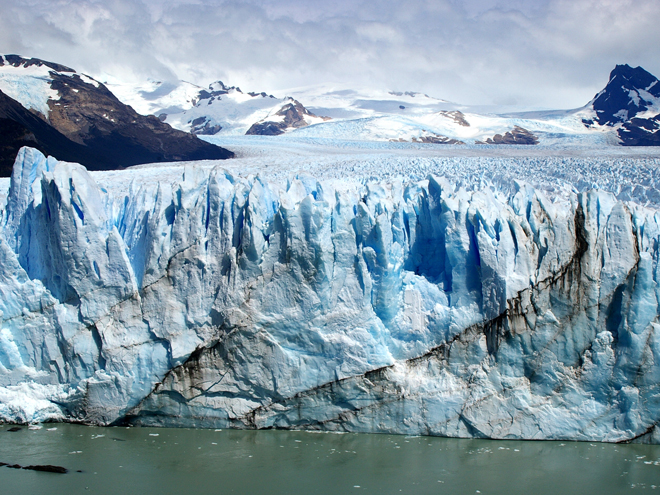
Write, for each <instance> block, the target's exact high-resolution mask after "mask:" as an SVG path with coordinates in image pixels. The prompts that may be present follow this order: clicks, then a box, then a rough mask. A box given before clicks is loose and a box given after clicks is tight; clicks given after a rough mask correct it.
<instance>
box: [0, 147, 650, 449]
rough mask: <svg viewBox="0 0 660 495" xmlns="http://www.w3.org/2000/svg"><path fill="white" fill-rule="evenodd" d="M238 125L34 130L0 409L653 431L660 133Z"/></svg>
mask: <svg viewBox="0 0 660 495" xmlns="http://www.w3.org/2000/svg"><path fill="white" fill-rule="evenodd" d="M209 139H211V138H209ZM218 139H219V138H218ZM231 139H235V140H236V142H234V143H232V142H231ZM227 140H228V141H225V142H221V143H220V144H226V145H227V147H228V148H230V149H232V150H236V154H237V156H238V158H237V159H235V160H231V161H226V162H222V163H219V164H218V165H216V163H214V162H208V161H207V162H204V161H200V162H189V163H186V164H185V165H175V164H171V165H168V164H161V165H158V166H141V167H133V168H129V169H127V170H124V171H112V172H88V171H87V170H86V169H85V168H84V167H83V166H81V165H77V164H73V163H67V162H62V161H57V160H55V159H53V158H50V157H48V158H47V157H45V156H44V155H42V154H41V153H40V152H38V151H36V150H34V149H31V148H23V149H22V150H21V151H20V152H19V155H18V157H17V159H16V162H15V165H14V169H13V175H12V177H11V179H10V181H7V186H6V187H5V190H4V192H3V193H2V194H3V195H6V203H5V201H4V200H3V206H2V211H1V217H0V221H1V223H2V234H0V294H1V296H0V317H1V328H0V420H2V421H5V422H18V423H32V422H40V421H71V422H82V423H87V424H99V425H111V424H133V425H167V426H195V427H214V428H225V427H235V428H296V429H308V430H324V431H348V432H387V433H402V434H414V435H418V434H422V435H442V436H449V437H474V438H518V439H571V440H598V441H606V442H621V441H640V442H648V443H660V426H658V423H659V421H660V321H659V314H660V310H659V307H658V304H659V301H660V286H659V285H658V282H659V281H660V263H659V261H660V260H659V256H660V215H659V210H658V209H659V208H660V194H658V189H657V188H656V184H658V183H659V182H657V179H658V177H657V173H656V170H657V169H658V165H660V160H659V159H658V158H657V154H656V155H652V156H650V157H646V156H641V155H640V156H637V157H634V156H633V158H622V157H618V158H617V157H616V156H614V157H613V158H612V157H610V158H603V159H602V160H605V161H607V160H610V162H611V163H610V165H611V166H610V165H608V167H607V168H609V169H611V168H612V167H619V168H618V169H617V170H615V172H616V173H614V175H613V176H612V177H609V178H608V176H606V175H605V174H602V175H601V174H599V173H598V172H597V171H596V172H594V173H593V176H591V177H590V176H588V174H587V175H585V174H581V175H580V179H579V180H573V179H572V177H571V173H572V171H574V170H575V169H576V167H577V168H579V167H585V168H586V169H589V168H590V167H591V168H592V169H593V170H595V168H594V167H597V162H598V159H594V160H593V161H592V162H589V160H587V159H586V158H582V157H580V156H577V155H575V153H573V155H571V154H570V153H569V154H568V155H571V156H568V155H566V156H565V157H563V158H557V157H552V156H544V155H543V154H542V152H541V151H534V152H533V153H537V154H538V155H537V156H536V158H534V159H531V160H530V159H528V158H524V157H521V158H516V157H515V154H516V151H515V149H516V148H513V149H514V151H513V152H512V155H511V156H513V158H502V157H501V154H500V155H498V154H497V153H499V152H497V151H494V152H493V153H494V154H493V156H491V157H484V156H472V155H470V153H471V151H470V148H469V147H467V149H465V147H464V148H461V149H465V150H464V151H460V150H459V151H456V153H458V154H461V153H462V155H461V156H458V157H446V158H442V159H438V161H436V162H434V160H435V159H434V158H432V157H430V156H427V155H425V154H424V152H423V151H419V150H421V149H422V148H421V147H419V146H417V145H414V144H409V145H404V144H401V143H380V144H378V146H380V148H378V147H373V148H369V147H368V146H367V145H366V144H364V145H355V146H354V147H353V148H351V146H352V145H349V144H346V145H344V144H341V143H340V144H336V143H330V144H328V143H325V144H323V143H320V141H322V140H314V139H312V138H307V140H305V139H303V138H301V139H299V140H298V141H296V140H295V139H293V138H291V139H290V140H289V141H286V140H285V141H282V140H280V141H278V143H284V144H286V147H288V148H289V149H290V150H293V151H290V152H289V154H288V155H286V154H284V152H283V151H282V150H281V148H278V146H280V145H278V144H273V145H272V146H270V145H269V143H271V142H273V141H269V140H268V139H267V138H265V137H258V136H257V137H251V136H245V137H240V138H238V137H237V138H227ZM239 141H240V143H244V147H243V148H241V147H240V146H232V145H233V144H237V143H238V144H240V143H239ZM319 143H320V144H319ZM269 146H270V147H269ZM281 146H284V145H281ZM315 146H317V147H318V146H329V147H332V150H333V152H332V153H330V154H328V153H326V154H324V155H323V156H325V157H326V158H316V156H320V155H319V154H314V153H313V152H312V151H313V149H314V147H315ZM369 146H372V145H369ZM373 146H376V145H373ZM443 149H444V148H443ZM447 149H449V148H447ZM309 150H312V151H309ZM333 153H334V154H333ZM384 153H388V154H389V155H388V158H383V157H382V155H383V154H384ZM525 153H527V152H525ZM530 153H531V152H530ZM640 153H641V152H640ZM328 156H330V158H328ZM626 156H630V155H626ZM387 160H390V162H392V161H394V162H396V163H394V164H392V163H389V162H387ZM602 160H601V163H602ZM365 163H367V164H371V165H369V166H366V165H364V164H365ZM397 163H398V164H399V165H401V164H402V163H404V164H406V166H405V167H403V166H401V168H400V171H399V172H396V166H398V165H397ZM543 167H545V168H546V169H545V171H543V170H541V169H542V168H543ZM392 170H394V171H395V172H394V173H390V172H387V171H392ZM405 170H408V171H409V172H405ZM548 170H551V172H548ZM401 171H403V172H401ZM537 172H538V173H537ZM635 174H637V177H638V178H639V180H637V178H635V179H634V180H633V179H630V177H631V176H632V175H635ZM547 177H550V178H551V179H552V180H550V179H547ZM616 177H620V180H617V179H616ZM537 178H538V180H537ZM628 179H630V182H631V184H632V185H631V186H630V187H628V186H627V185H626V180H628ZM549 181H550V182H552V184H550V183H549Z"/></svg>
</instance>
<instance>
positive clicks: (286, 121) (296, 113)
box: [245, 98, 330, 136]
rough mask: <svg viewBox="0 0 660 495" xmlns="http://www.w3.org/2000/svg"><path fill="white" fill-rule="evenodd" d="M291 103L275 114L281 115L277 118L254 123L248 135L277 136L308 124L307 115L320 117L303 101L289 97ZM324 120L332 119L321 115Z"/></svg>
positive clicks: (276, 115)
mask: <svg viewBox="0 0 660 495" xmlns="http://www.w3.org/2000/svg"><path fill="white" fill-rule="evenodd" d="M288 100H289V103H287V104H285V105H284V106H283V107H282V108H280V109H279V110H278V111H277V112H276V113H275V114H274V115H273V116H271V117H267V118H272V117H281V118H280V119H277V120H262V121H260V122H256V123H255V124H252V126H251V127H250V128H249V129H248V130H247V132H246V133H245V134H246V135H261V136H277V135H279V134H284V133H285V132H286V131H287V130H288V129H297V128H300V127H306V126H307V125H308V123H307V121H306V120H305V117H306V116H307V117H313V118H318V116H317V115H314V114H313V113H312V112H310V111H309V110H307V109H306V108H305V107H304V106H303V105H302V103H300V102H299V101H297V100H294V99H293V98H288ZM321 118H322V119H323V120H330V118H329V117H321Z"/></svg>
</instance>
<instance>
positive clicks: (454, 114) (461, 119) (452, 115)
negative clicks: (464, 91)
mask: <svg viewBox="0 0 660 495" xmlns="http://www.w3.org/2000/svg"><path fill="white" fill-rule="evenodd" d="M438 114H439V115H442V116H443V117H447V118H448V119H451V120H453V121H454V122H456V123H457V124H458V125H461V126H463V127H470V123H469V122H468V121H467V120H465V115H464V114H463V112H460V111H458V110H453V111H451V112H448V111H445V110H442V111H440V112H438Z"/></svg>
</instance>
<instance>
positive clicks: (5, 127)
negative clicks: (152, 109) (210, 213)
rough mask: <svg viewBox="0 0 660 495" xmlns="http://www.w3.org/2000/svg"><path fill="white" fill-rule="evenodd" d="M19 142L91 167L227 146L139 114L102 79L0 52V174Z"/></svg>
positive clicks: (216, 154)
mask: <svg viewBox="0 0 660 495" xmlns="http://www.w3.org/2000/svg"><path fill="white" fill-rule="evenodd" d="M22 146H31V147H33V148H37V149H39V150H40V151H42V152H43V153H46V154H50V155H53V156H55V157H57V158H58V159H61V160H66V161H74V162H79V163H82V164H83V165H85V166H86V167H87V168H89V169H90V170H109V169H118V168H124V167H127V166H130V165H136V164H140V163H151V162H159V161H178V160H203V159H224V158H230V157H232V156H233V153H232V152H231V151H228V150H225V149H223V148H221V147H219V146H215V145H213V144H210V143H207V142H205V141H202V140H200V139H198V138H197V137H195V136H194V135H191V134H190V133H186V132H182V131H180V130H177V129H174V128H172V127H171V126H170V125H169V124H166V123H163V122H161V121H160V120H158V118H156V117H154V116H144V115H139V114H138V113H137V112H135V111H134V110H133V109H132V108H131V107H129V106H128V105H126V104H124V103H122V102H121V101H119V100H118V99H117V98H116V97H115V96H114V95H113V94H112V93H111V92H110V91H109V90H108V89H107V88H106V87H105V86H104V85H103V84H101V83H100V82H98V81H96V80H94V79H92V78H91V77H88V76H86V75H84V74H79V73H77V72H76V71H75V70H73V69H70V68H68V67H65V66H63V65H60V64H55V63H52V62H46V61H44V60H40V59H34V58H32V59H25V58H22V57H20V56H17V55H7V56H0V175H2V176H8V175H9V174H10V173H11V168H12V166H13V162H14V158H15V156H16V153H17V152H18V150H19V149H20V148H21V147H22Z"/></svg>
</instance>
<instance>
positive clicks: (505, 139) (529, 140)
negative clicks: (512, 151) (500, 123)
mask: <svg viewBox="0 0 660 495" xmlns="http://www.w3.org/2000/svg"><path fill="white" fill-rule="evenodd" d="M475 144H528V145H533V144H539V140H538V138H537V137H536V136H535V135H534V134H532V133H531V132H529V131H528V130H527V129H524V128H522V127H520V126H514V128H513V129H511V130H510V131H508V132H506V133H504V135H502V134H495V135H494V136H493V137H492V138H488V139H486V141H477V142H476V143H475Z"/></svg>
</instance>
